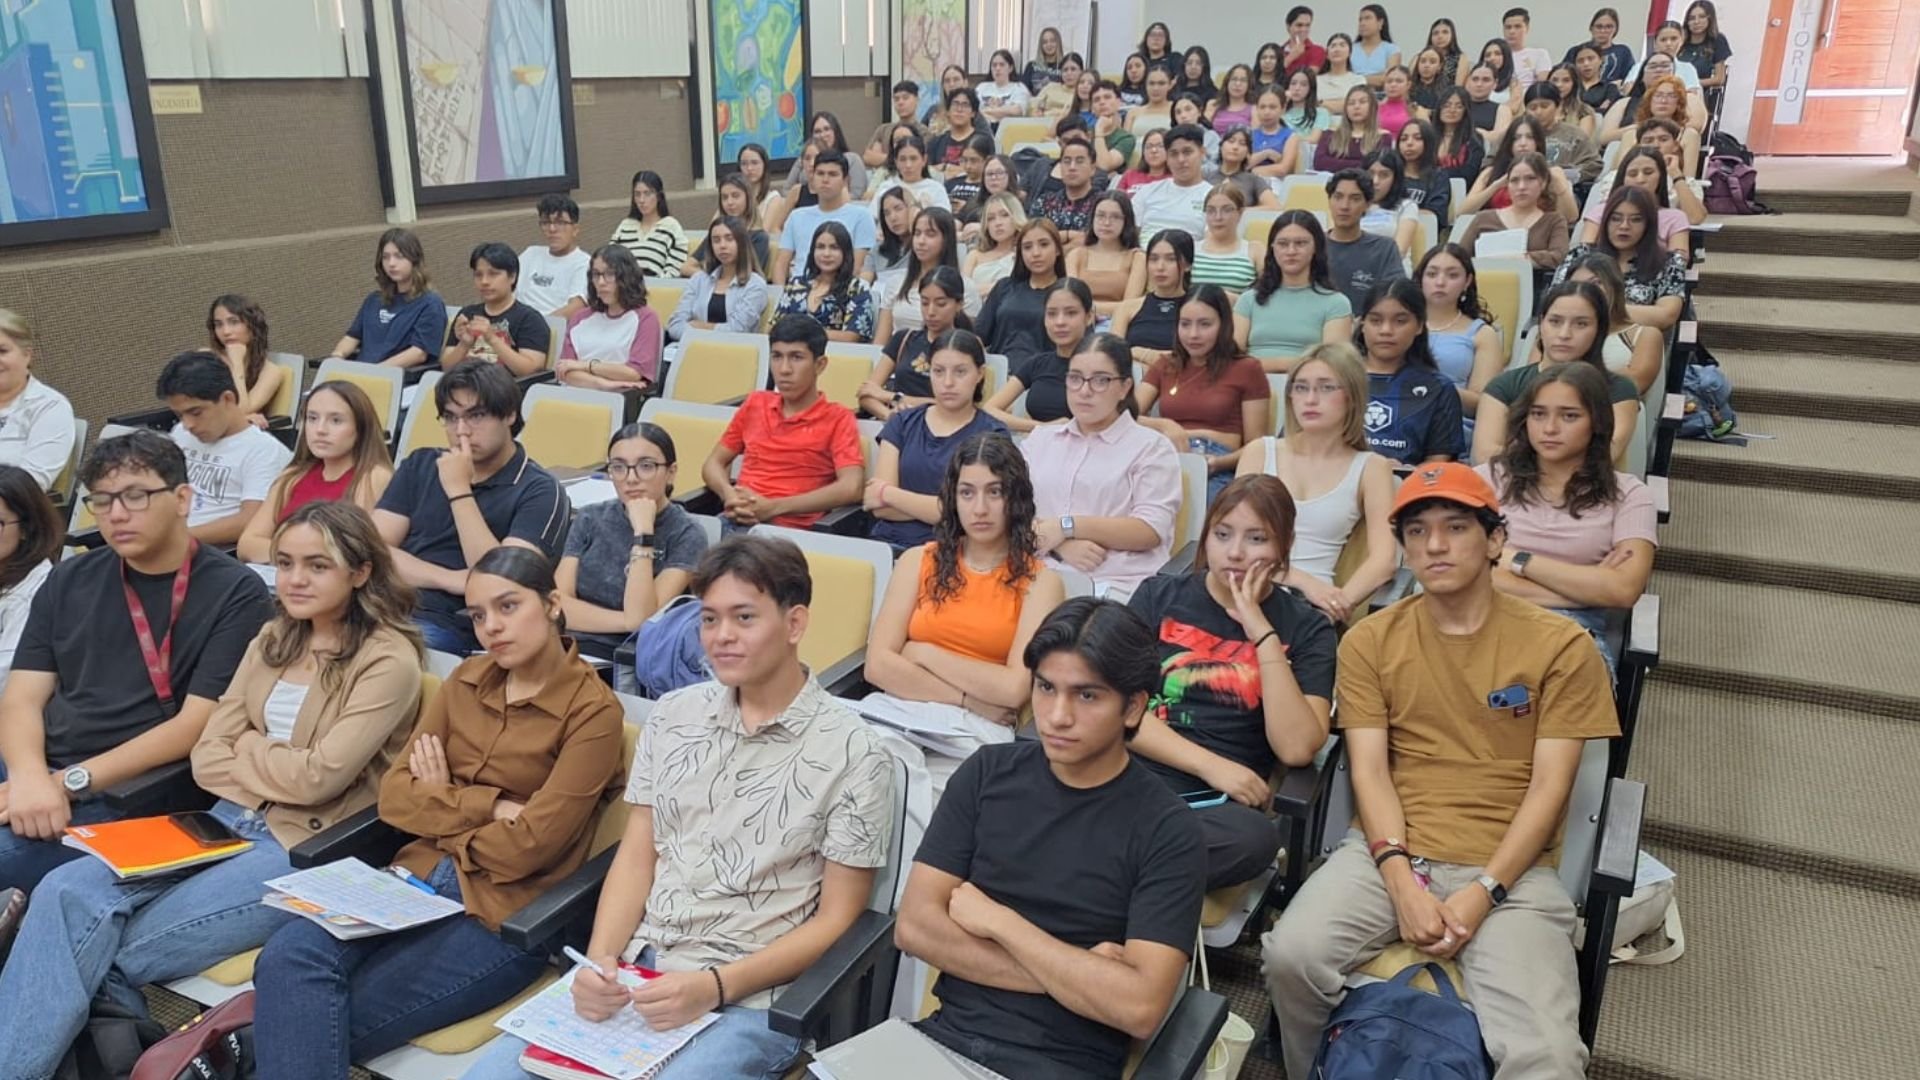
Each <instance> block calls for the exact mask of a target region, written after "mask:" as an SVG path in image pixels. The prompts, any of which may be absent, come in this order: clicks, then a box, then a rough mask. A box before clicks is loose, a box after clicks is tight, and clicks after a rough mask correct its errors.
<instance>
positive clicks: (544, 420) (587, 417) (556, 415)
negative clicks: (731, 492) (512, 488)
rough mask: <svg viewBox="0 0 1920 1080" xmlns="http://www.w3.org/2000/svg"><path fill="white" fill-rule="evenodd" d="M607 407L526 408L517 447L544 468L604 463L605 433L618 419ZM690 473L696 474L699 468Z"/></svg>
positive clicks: (547, 403)
mask: <svg viewBox="0 0 1920 1080" xmlns="http://www.w3.org/2000/svg"><path fill="white" fill-rule="evenodd" d="M610 411H611V406H601V405H590V404H587V403H586V402H583V401H560V400H557V399H554V398H544V399H542V400H539V401H535V402H534V403H533V404H531V405H529V406H528V407H527V426H526V427H525V428H523V429H522V430H521V432H520V445H522V446H524V447H526V448H527V456H528V457H530V458H532V459H533V460H535V461H537V462H539V463H540V464H542V465H544V466H546V467H548V468H556V467H558V468H568V469H587V468H592V467H593V466H595V465H598V464H600V463H601V462H603V461H605V460H607V433H608V432H610V431H612V430H613V429H614V428H615V427H616V426H618V421H619V417H617V416H615V417H611V418H609V416H608V415H607V414H608V413H609V412H610ZM693 471H694V472H695V473H698V472H699V471H700V470H699V466H697V465H696V466H695V467H694V469H693Z"/></svg>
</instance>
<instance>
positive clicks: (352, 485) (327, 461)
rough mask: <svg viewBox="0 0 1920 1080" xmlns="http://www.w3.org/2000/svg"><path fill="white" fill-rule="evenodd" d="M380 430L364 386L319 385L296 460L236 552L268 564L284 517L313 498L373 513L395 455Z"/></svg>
mask: <svg viewBox="0 0 1920 1080" xmlns="http://www.w3.org/2000/svg"><path fill="white" fill-rule="evenodd" d="M381 435H382V433H381V431H380V419H379V417H378V416H376V415H375V414H374V411H373V401H372V399H370V398H368V397H367V392H366V391H365V390H362V389H360V388H359V387H358V386H356V385H354V384H353V383H350V382H347V381H346V380H344V379H332V380H329V381H327V382H323V383H321V384H320V385H319V386H316V387H314V388H313V392H312V393H310V394H308V395H307V404H306V416H305V418H304V420H303V422H302V423H301V425H300V445H299V446H297V447H295V448H294V451H293V460H292V461H290V462H288V463H287V467H286V468H284V469H282V470H280V475H279V476H278V477H276V478H275V479H274V481H273V487H272V488H270V489H268V491H267V497H266V499H264V500H263V501H262V502H261V503H260V508H259V509H257V510H255V511H254V512H253V517H252V519H251V520H249V521H248V522H247V528H246V531H245V532H243V533H241V534H240V542H239V543H238V544H236V545H235V546H234V549H233V553H234V554H235V555H236V556H238V557H239V558H240V561H242V562H250V563H259V564H262V565H265V564H267V563H268V561H269V560H270V559H271V558H272V556H273V535H274V533H275V532H277V531H278V530H279V527H280V523H281V522H283V521H285V520H287V519H288V518H289V517H291V516H293V512H294V511H295V510H298V509H300V508H301V507H302V506H305V505H307V504H308V503H310V502H334V501H337V500H343V499H344V500H347V501H349V502H351V503H353V504H354V505H355V506H358V507H359V508H360V509H362V510H365V511H366V512H367V513H369V514H371V513H373V508H374V507H375V506H377V505H379V503H380V496H381V495H382V494H384V493H385V492H386V490H387V484H388V482H390V481H391V480H392V479H393V458H392V457H390V456H388V454H387V441H386V439H384V438H382V437H381Z"/></svg>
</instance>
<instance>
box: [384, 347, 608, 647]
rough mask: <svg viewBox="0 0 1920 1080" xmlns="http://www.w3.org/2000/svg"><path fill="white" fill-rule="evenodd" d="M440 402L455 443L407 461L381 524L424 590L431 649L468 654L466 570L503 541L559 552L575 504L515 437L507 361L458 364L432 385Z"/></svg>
mask: <svg viewBox="0 0 1920 1080" xmlns="http://www.w3.org/2000/svg"><path fill="white" fill-rule="evenodd" d="M419 407H420V406H417V405H416V406H415V408H419ZM433 407H434V409H435V410H437V411H438V412H439V414H440V423H441V425H442V426H443V427H445V428H446V429H447V442H448V444H449V445H448V447H447V448H446V449H438V448H434V447H422V448H421V449H419V450H415V451H414V452H413V453H412V454H410V455H408V456H407V459H406V460H405V461H402V462H401V463H400V468H399V469H398V470H396V471H395V472H394V474H393V481H392V482H391V483H389V484H388V485H387V490H386V493H385V494H383V495H381V496H380V505H379V508H378V509H376V510H375V511H374V512H373V523H374V524H375V525H377V526H379V527H380V535H381V536H382V537H384V538H385V539H386V541H387V545H388V546H389V547H391V548H393V561H394V565H395V566H397V567H398V568H399V570H400V576H401V577H402V578H405V579H406V582H407V584H409V585H411V586H413V587H414V588H415V589H417V590H419V593H420V606H419V609H418V610H417V611H416V612H415V618H417V619H418V620H419V622H420V632H421V633H422V634H424V635H426V639H427V648H429V649H437V650H439V651H441V652H449V653H452V654H454V655H455V656H465V655H466V654H468V653H470V652H473V651H474V650H476V649H478V648H479V642H478V640H477V639H476V638H475V636H474V629H473V620H472V619H471V618H469V617H468V616H467V614H466V612H465V606H466V605H465V604H464V603H463V601H462V600H461V597H462V595H463V594H464V593H465V592H466V589H467V568H468V567H469V566H470V565H472V564H473V563H475V562H478V561H479V559H480V557H481V556H483V555H485V554H486V553H487V552H489V551H492V550H493V549H494V548H496V547H499V546H500V545H501V544H508V545H518V546H520V547H526V548H533V549H534V550H536V551H539V552H540V553H542V554H544V555H546V556H547V557H549V558H552V557H553V556H555V555H557V554H559V551H560V533H561V531H562V530H563V529H564V528H565V527H566V523H567V515H568V513H569V512H570V510H571V506H570V504H569V503H568V502H567V498H566V495H565V494H563V493H562V492H561V490H560V485H559V484H557V483H555V482H554V479H553V475H552V474H551V473H549V472H547V470H545V469H543V468H541V467H540V466H539V465H538V464H536V463H535V462H534V461H533V459H532V458H529V457H528V456H527V451H526V449H525V448H523V447H522V446H521V445H520V444H519V443H518V442H516V441H514V436H515V435H518V434H519V433H520V423H521V421H520V388H519V387H518V386H516V385H514V382H513V377H512V376H510V375H508V374H507V372H506V369H504V368H502V367H501V366H500V365H498V364H490V363H488V362H486V361H484V360H469V361H467V362H465V363H463V364H461V365H459V366H458V367H455V368H454V369H453V370H452V371H449V372H447V374H446V375H445V376H444V377H443V378H441V380H440V381H439V382H437V383H435V384H434V385H433ZM422 419H424V417H423V418H422Z"/></svg>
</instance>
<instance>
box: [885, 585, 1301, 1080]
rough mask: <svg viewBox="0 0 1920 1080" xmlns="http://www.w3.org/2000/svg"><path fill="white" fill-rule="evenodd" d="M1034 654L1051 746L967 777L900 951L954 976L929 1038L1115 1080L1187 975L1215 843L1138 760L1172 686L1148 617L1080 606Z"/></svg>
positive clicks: (915, 878)
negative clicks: (1145, 723) (1146, 730)
mask: <svg viewBox="0 0 1920 1080" xmlns="http://www.w3.org/2000/svg"><path fill="white" fill-rule="evenodd" d="M1023 659H1024V660H1025V663H1026V665H1027V667H1028V668H1029V669H1030V670H1031V671H1032V672H1033V713H1034V723H1035V725H1036V727H1038V729H1039V733H1040V738H1038V739H1034V740H1021V741H1017V742H1012V743H1007V744H1003V745H1000V746H988V747H983V748H981V749H980V750H979V751H978V752H977V753H975V754H974V755H973V756H972V757H970V758H968V759H967V760H966V762H965V763H964V764H962V765H961V766H960V768H959V770H958V771H957V772H956V773H954V776H953V779H952V780H951V781H949V782H948V784H947V791H946V794H945V795H944V796H942V797H941V799H940V805H939V806H938V807H937V808H936V809H935V810H934V813H933V821H932V822H931V823H930V824H929V825H928V827H927V833H926V836H925V838H924V839H923V840H922V841H921V843H920V850H919V852H918V854H916V855H915V856H914V863H915V865H914V867H913V873H912V875H911V876H910V877H909V878H908V879H907V891H906V896H905V897H904V898H903V899H902V900H901V903H900V921H899V924H898V926H897V927H896V928H895V930H894V940H895V941H896V942H897V943H898V944H899V946H900V948H901V950H902V951H904V952H906V953H909V954H911V955H913V956H916V957H918V958H920V959H922V960H924V961H926V962H927V963H928V964H930V965H932V966H934V967H936V968H939V969H940V972H941V975H940V979H939V981H938V982H936V983H935V984H934V988H933V990H934V995H935V996H936V997H938V998H939V999H940V1009H939V1011H938V1012H936V1013H934V1014H933V1015H932V1016H931V1017H928V1018H927V1019H926V1020H923V1021H921V1022H920V1024H919V1027H920V1030H921V1031H922V1032H924V1033H925V1034H927V1035H928V1036H929V1037H931V1038H933V1039H936V1040H938V1041H939V1042H940V1043H942V1044H943V1045H945V1046H947V1047H948V1048H950V1049H952V1050H954V1051H955V1052H957V1053H960V1054H964V1055H966V1056H967V1057H969V1058H971V1059H972V1060H974V1061H977V1062H979V1063H980V1064H982V1065H985V1066H987V1067H988V1068H990V1069H993V1070H995V1071H996V1072H999V1073H1001V1074H1003V1075H1005V1076H1008V1077H1019V1078H1025V1077H1047V1078H1048V1080H1092V1078H1094V1077H1114V1076H1118V1075H1120V1071H1121V1067H1122V1065H1123V1063H1124V1062H1125V1060H1126V1056H1127V1043H1128V1040H1129V1039H1144V1038H1146V1037H1147V1036H1149V1035H1151V1034H1152V1033H1153V1030H1154V1029H1155V1028H1156V1027H1158V1026H1159V1024H1160V1021H1161V1019H1162V1018H1164V1017H1165V1016H1166V1014H1167V1010H1168V1009H1169V1008H1171V1007H1172V1005H1173V1001H1174V998H1175V997H1176V995H1177V994H1178V992H1179V988H1180V984H1181V983H1182V982H1183V981H1184V980H1185V979H1186V967H1187V958H1188V956H1189V955H1190V954H1191V953H1192V951H1193V944H1194V933H1195V927H1197V926H1198V925H1199V922H1200V904H1201V896H1202V893H1201V884H1202V882H1203V881H1204V879H1205V877H1206V866H1205V851H1206V848H1205V845H1204V843H1203V840H1202V836H1201V830H1200V825H1199V823H1198V822H1197V821H1196V820H1195V819H1194V814H1193V811H1191V810H1189V809H1188V808H1187V807H1186V805H1185V804H1184V803H1182V802H1181V801H1180V798H1179V797H1178V796H1176V795H1175V794H1173V793H1172V792H1171V791H1168V790H1167V787H1166V785H1165V784H1163V783H1161V782H1160V780H1159V779H1158V778H1157V777H1155V776H1154V775H1153V773H1152V772H1151V771H1150V770H1149V769H1148V768H1147V767H1146V766H1145V765H1143V764H1141V763H1140V762H1138V761H1136V760H1134V758H1133V756H1132V755H1131V754H1130V753H1129V752H1128V743H1129V740H1131V739H1132V737H1133V734H1134V732H1135V731H1136V730H1138V727H1139V724H1140V720H1141V715H1142V713H1143V712H1144V711H1145V710H1146V708H1147V700H1148V696H1149V695H1150V694H1151V693H1152V692H1153V689H1154V688H1155V687H1156V686H1157V685H1158V684H1159V674H1158V667H1159V665H1158V656H1157V655H1156V652H1155V649H1154V642H1153V634H1152V633H1151V632H1150V631H1149V630H1148V628H1147V627H1146V626H1145V625H1144V624H1143V623H1141V621H1140V619H1139V618H1138V617H1137V616H1135V615H1134V614H1133V613H1132V612H1129V611H1127V610H1126V609H1125V608H1123V607H1121V606H1120V605H1119V604H1116V603H1114V602H1112V601H1108V600H1095V599H1093V598H1091V597H1079V598H1076V599H1073V600H1069V601H1067V602H1066V603H1065V604H1062V605H1061V606H1060V607H1059V608H1057V609H1055V611H1054V612H1053V614H1052V615H1050V616H1048V617H1047V619H1046V621H1045V622H1043V623H1041V624H1040V627H1039V629H1038V630H1037V631H1036V632H1035V633H1034V635H1033V638H1032V640H1030V641H1029V642H1027V647H1026V649H1025V650H1024V655H1023ZM1016 852H1017V853H1018V856H1017V857H1013V856H1014V853H1016ZM1301 1075H1305V1074H1304V1073H1303V1074H1301Z"/></svg>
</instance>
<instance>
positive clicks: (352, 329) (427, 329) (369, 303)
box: [333, 229, 447, 368]
mask: <svg viewBox="0 0 1920 1080" xmlns="http://www.w3.org/2000/svg"><path fill="white" fill-rule="evenodd" d="M373 284H374V291H373V292H370V293H368V294H367V298H366V299H365V300H362V301H361V302H360V311H359V312H358V313H357V314H355V315H354V317H353V325H352V326H349V327H347V334H346V336H345V337H343V338H341V339H340V341H339V342H338V343H337V344H335V345H334V347H333V356H334V357H335V358H345V359H353V360H361V361H364V362H366V363H369V364H385V365H387V366H388V367H399V368H417V367H419V366H421V365H422V364H425V363H427V362H428V361H430V360H434V359H437V358H438V357H439V355H440V348H441V346H442V345H444V344H445V343H446V339H447V304H446V301H444V300H442V299H440V294H439V293H437V292H434V291H433V282H432V280H431V279H430V278H428V277H427V253H426V249H424V248H422V247H421V246H420V238H419V237H417V236H415V235H413V233H412V232H411V231H409V230H407V229H388V230H387V231H386V232H383V233H381V234H380V242H379V243H378V244H375V245H374V249H373Z"/></svg>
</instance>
